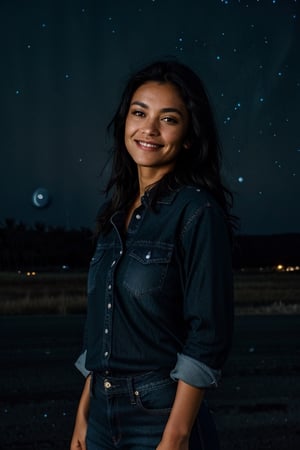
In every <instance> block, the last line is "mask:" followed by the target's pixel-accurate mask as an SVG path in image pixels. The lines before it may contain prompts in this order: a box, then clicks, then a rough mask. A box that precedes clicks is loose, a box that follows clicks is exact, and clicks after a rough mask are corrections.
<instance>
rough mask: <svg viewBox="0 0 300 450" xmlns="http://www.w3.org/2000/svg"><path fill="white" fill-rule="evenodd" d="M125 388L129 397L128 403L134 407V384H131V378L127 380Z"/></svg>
mask: <svg viewBox="0 0 300 450" xmlns="http://www.w3.org/2000/svg"><path fill="white" fill-rule="evenodd" d="M127 386H128V392H129V397H130V403H131V404H132V405H136V401H135V394H134V384H133V378H132V377H128V378H127Z"/></svg>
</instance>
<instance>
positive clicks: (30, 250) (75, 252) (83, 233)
mask: <svg viewBox="0 0 300 450" xmlns="http://www.w3.org/2000/svg"><path fill="white" fill-rule="evenodd" d="M94 241H95V239H94V237H93V233H92V231H91V230H89V229H88V228H80V229H79V230H66V229H65V228H64V227H52V226H46V225H45V224H44V223H42V222H36V223H35V224H34V226H33V227H28V226H27V225H26V224H24V223H23V222H18V223H17V222H16V221H15V220H14V219H6V220H5V221H4V224H2V225H1V226H0V270H1V271H4V270H31V269H44V270H59V269H62V270H63V269H66V268H67V267H70V269H85V268H87V267H88V264H89V260H90V258H91V256H92V252H93V246H94Z"/></svg>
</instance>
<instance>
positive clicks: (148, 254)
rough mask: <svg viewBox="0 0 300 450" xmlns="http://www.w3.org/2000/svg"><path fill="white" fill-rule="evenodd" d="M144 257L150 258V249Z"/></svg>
mask: <svg viewBox="0 0 300 450" xmlns="http://www.w3.org/2000/svg"><path fill="white" fill-rule="evenodd" d="M145 258H146V259H150V258H151V252H150V251H149V252H148V253H147V255H146V256H145Z"/></svg>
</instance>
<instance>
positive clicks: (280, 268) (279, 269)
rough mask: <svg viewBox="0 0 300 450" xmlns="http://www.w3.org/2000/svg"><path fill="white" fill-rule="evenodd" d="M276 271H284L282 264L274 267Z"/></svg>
mask: <svg viewBox="0 0 300 450" xmlns="http://www.w3.org/2000/svg"><path fill="white" fill-rule="evenodd" d="M276 270H278V271H281V270H284V266H283V265H282V264H278V265H277V266H276Z"/></svg>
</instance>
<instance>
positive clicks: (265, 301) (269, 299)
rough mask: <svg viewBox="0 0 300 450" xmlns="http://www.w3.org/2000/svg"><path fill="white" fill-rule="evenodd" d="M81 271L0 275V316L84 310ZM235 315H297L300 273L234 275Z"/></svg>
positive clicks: (84, 274)
mask: <svg viewBox="0 0 300 450" xmlns="http://www.w3.org/2000/svg"><path fill="white" fill-rule="evenodd" d="M86 280H87V275H86V273H83V272H77V273H73V272H66V273H63V272H62V273H35V272H30V273H27V274H26V273H21V274H20V273H7V272H2V273H0V314H2V315H12V314H23V315H25V314H28V315H30V314H60V315H65V314H77V313H84V312H85V308H86ZM234 286H235V305H236V314H253V313H255V314H294V313H297V314H299V313H300V272H299V271H298V272H275V271H259V270H257V271H253V270H251V271H250V270H249V271H243V272H236V273H235V275H234Z"/></svg>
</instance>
